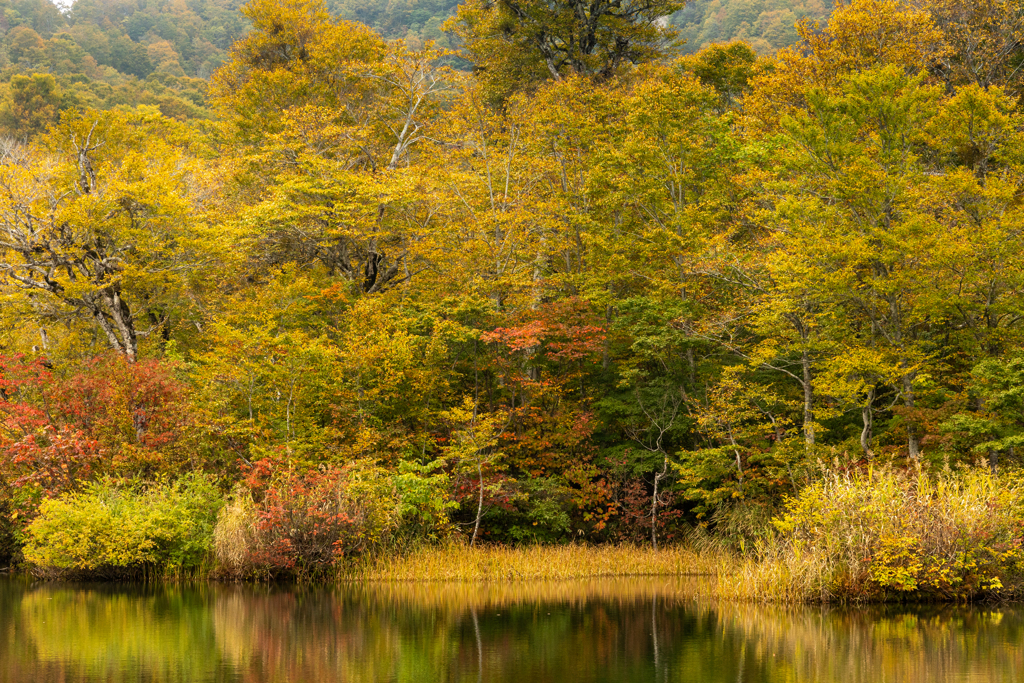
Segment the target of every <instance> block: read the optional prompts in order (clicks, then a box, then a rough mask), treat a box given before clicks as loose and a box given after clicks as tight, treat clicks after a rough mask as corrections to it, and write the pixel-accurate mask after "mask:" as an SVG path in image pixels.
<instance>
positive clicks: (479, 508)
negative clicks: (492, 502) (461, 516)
mask: <svg viewBox="0 0 1024 683" xmlns="http://www.w3.org/2000/svg"><path fill="white" fill-rule="evenodd" d="M476 472H477V475H478V476H479V477H480V479H479V481H480V494H479V495H478V496H477V501H476V521H475V522H474V523H473V538H472V540H470V542H469V545H470V547H473V546H475V545H476V535H477V534H478V533H480V518H481V517H483V516H484V466H483V465H482V464H480V463H477V466H476Z"/></svg>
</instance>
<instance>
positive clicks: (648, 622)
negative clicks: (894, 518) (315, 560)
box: [0, 578, 1024, 683]
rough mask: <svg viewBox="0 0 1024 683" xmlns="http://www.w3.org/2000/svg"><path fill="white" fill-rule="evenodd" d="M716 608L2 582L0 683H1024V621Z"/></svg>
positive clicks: (683, 602) (570, 594) (615, 587)
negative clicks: (624, 682) (250, 682)
mask: <svg viewBox="0 0 1024 683" xmlns="http://www.w3.org/2000/svg"><path fill="white" fill-rule="evenodd" d="M706 594H707V591H706V590H705V589H704V587H703V586H702V585H701V582H700V580H695V579H668V578H655V579H630V580H595V581H577V582H561V583H542V582H541V583H529V584H509V585H480V584H426V583H397V584H375V585H359V586H356V585H348V586H341V587H335V588H331V589H317V590H303V589H297V588H287V587H274V586H270V587H266V586H262V587H261V586H257V587H253V586H234V585H216V584H212V585H202V586H198V587H195V586H193V587H182V586H173V585H172V586H151V587H141V586H125V585H68V584H32V583H30V582H27V581H22V580H18V579H0V682H8V681H10V682H15V683H22V682H24V683H44V682H47V681H66V682H71V681H154V682H157V681H189V682H199V681H254V682H256V681H259V682H264V681H265V682H268V683H269V682H271V681H274V682H286V681H302V682H307V681H308V682H310V683H314V682H315V683H327V682H331V681H351V682H358V681H368V682H369V681H372V682H375V683H379V682H382V681H415V682H418V683H421V682H425V681H460V682H461V681H468V682H473V681H489V682H505V681H507V682H509V683H513V682H514V683H532V682H536V683H542V682H545V683H546V682H551V683H576V682H591V681H593V682H597V681H609V682H610V681H628V682H631V683H632V682H639V681H652V682H660V681H694V682H698V681H699V682H701V683H718V682H725V681H729V682H730V683H757V682H764V683H768V682H771V683H775V682H782V681H785V682H787V683H792V682H800V681H815V682H819V681H821V682H826V681H842V682H843V683H855V682H859V681H864V682H871V683H883V682H886V681H892V682H895V683H917V682H920V683H926V682H927V683H937V682H942V681H964V682H968V681H969V682H972V683H978V682H982V681H1021V680H1024V611H1022V610H1021V609H1020V608H1018V607H1011V606H994V605H988V606H980V607H965V606H954V607H906V606H897V607H884V608H881V607H878V608H874V607H873V608H861V609H835V608H831V609H830V608H812V607H803V608H781V607H771V606H756V605H747V604H731V603H716V602H714V601H712V600H708V599H705V598H702V597H701V596H702V595H706Z"/></svg>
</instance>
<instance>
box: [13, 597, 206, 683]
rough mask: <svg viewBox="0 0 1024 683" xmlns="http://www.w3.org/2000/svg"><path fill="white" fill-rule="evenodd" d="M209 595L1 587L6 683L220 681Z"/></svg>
mask: <svg viewBox="0 0 1024 683" xmlns="http://www.w3.org/2000/svg"><path fill="white" fill-rule="evenodd" d="M206 604H207V601H206V599H205V595H204V591H199V590H194V589H181V588H178V587H174V586H171V587H164V588H160V589H148V590H147V589H141V588H135V589H133V588H126V587H124V586H120V587H119V586H114V585H101V586H94V587H74V586H61V585H59V584H56V585H45V584H44V585H36V586H30V585H29V584H27V583H24V582H20V581H13V580H4V581H0V681H15V682H19V681H26V682H31V683H45V682H49V681H96V680H102V681H111V682H114V683H117V682H119V681H145V680H151V681H199V680H207V681H211V680H218V676H217V673H218V665H219V662H220V655H219V653H218V652H217V649H216V645H215V643H214V642H213V640H212V638H211V637H210V636H211V634H212V628H213V624H212V620H211V615H210V614H209V612H208V611H207V610H206V609H205V605H206Z"/></svg>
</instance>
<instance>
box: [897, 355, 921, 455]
mask: <svg viewBox="0 0 1024 683" xmlns="http://www.w3.org/2000/svg"><path fill="white" fill-rule="evenodd" d="M903 365H904V367H905V365H906V364H905V363H904V364H903ZM900 381H901V383H902V386H903V405H904V406H905V407H906V408H913V407H914V376H913V373H910V372H904V373H903V377H902V378H901V380H900ZM906 420H907V454H908V455H909V456H910V459H911V460H918V459H919V458H920V457H921V442H920V440H919V438H918V435H917V425H915V424H914V422H913V419H912V418H911V416H910V415H907V416H906Z"/></svg>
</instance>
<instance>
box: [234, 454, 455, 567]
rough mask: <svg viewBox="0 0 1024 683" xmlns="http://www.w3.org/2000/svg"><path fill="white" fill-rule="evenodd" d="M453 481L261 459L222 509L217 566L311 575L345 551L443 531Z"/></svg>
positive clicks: (358, 466) (419, 473)
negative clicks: (301, 467) (301, 468)
mask: <svg viewBox="0 0 1024 683" xmlns="http://www.w3.org/2000/svg"><path fill="white" fill-rule="evenodd" d="M446 481H447V478H446V477H445V475H443V474H431V473H430V471H429V468H416V467H401V468H399V471H398V472H397V473H395V472H391V471H388V470H386V469H384V468H382V467H380V466H378V465H375V464H372V463H369V462H357V463H352V464H350V465H346V466H344V467H334V466H332V467H326V466H325V467H321V468H319V469H315V470H311V471H296V470H295V469H292V468H291V467H290V466H288V465H287V464H284V463H280V462H277V461H275V460H274V459H272V458H268V459H266V460H262V461H260V462H258V463H257V464H256V466H255V467H254V470H253V471H252V472H251V473H250V476H249V478H248V481H247V486H246V487H240V488H238V489H237V490H236V491H235V494H234V496H233V499H232V501H231V502H230V503H229V504H228V505H227V506H226V507H225V508H224V510H223V511H222V512H221V514H220V518H219V520H218V522H217V528H216V530H215V532H214V538H215V542H214V545H215V551H216V557H217V564H218V570H219V572H220V573H221V574H222V575H224V576H226V577H229V578H244V577H250V578H252V577H262V578H269V577H272V576H279V575H293V576H296V577H298V578H309V577H311V576H314V575H317V574H324V573H326V572H328V571H330V570H331V569H332V568H334V567H335V566H336V565H337V563H338V561H339V560H340V559H341V558H343V557H346V556H350V555H360V554H365V553H368V552H373V551H375V550H378V549H382V548H385V547H394V546H396V545H398V544H400V543H403V542H408V541H409V540H410V539H411V538H412V537H417V538H423V537H428V536H430V535H432V534H437V533H440V532H443V531H444V529H445V528H446V525H447V510H448V509H449V507H450V503H449V502H448V500H447V496H446V493H445V491H446V489H447V486H446Z"/></svg>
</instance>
